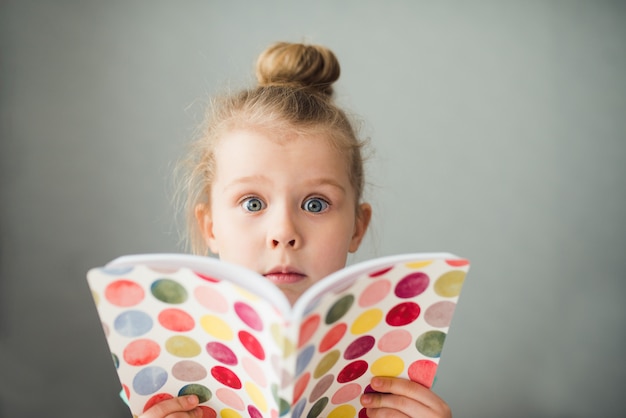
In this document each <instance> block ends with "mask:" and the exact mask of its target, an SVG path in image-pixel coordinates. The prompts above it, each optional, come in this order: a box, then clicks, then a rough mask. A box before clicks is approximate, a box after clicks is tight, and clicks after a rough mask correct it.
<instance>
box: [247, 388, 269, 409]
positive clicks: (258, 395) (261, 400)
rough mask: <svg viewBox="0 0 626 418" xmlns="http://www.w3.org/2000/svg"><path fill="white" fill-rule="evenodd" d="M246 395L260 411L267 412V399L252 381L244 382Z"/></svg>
mask: <svg viewBox="0 0 626 418" xmlns="http://www.w3.org/2000/svg"><path fill="white" fill-rule="evenodd" d="M244 387H245V389H246V392H248V396H250V399H252V402H254V404H255V405H256V407H257V408H259V410H260V411H261V412H267V401H266V400H265V397H264V396H263V392H261V390H260V389H259V388H258V387H257V386H256V385H255V384H254V383H252V382H246V383H245V385H244Z"/></svg>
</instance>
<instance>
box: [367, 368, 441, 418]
mask: <svg viewBox="0 0 626 418" xmlns="http://www.w3.org/2000/svg"><path fill="white" fill-rule="evenodd" d="M371 385H372V389H374V390H376V391H377V392H384V393H366V394H364V395H361V405H363V407H365V408H367V416H368V417H369V418H379V417H385V418H418V417H419V418H435V417H437V418H444V417H445V418H452V412H451V411H450V407H449V406H448V404H447V403H445V402H444V400H443V399H441V398H440V397H439V396H437V395H436V394H435V393H434V392H433V391H431V390H430V389H428V388H426V387H424V386H422V385H420V384H419V383H417V382H413V381H411V380H407V379H400V378H397V377H374V378H373V379H372V382H371Z"/></svg>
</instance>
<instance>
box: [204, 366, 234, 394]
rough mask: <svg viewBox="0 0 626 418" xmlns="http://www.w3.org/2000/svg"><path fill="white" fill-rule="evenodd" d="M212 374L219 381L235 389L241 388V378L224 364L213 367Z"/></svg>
mask: <svg viewBox="0 0 626 418" xmlns="http://www.w3.org/2000/svg"><path fill="white" fill-rule="evenodd" d="M211 376H213V377H214V378H215V380H217V381H218V382H220V383H221V384H223V385H226V386H228V387H231V388H233V389H241V380H239V378H238V377H237V375H236V374H235V373H233V372H232V371H231V370H230V369H227V368H226V367H222V366H215V367H213V368H212V369H211Z"/></svg>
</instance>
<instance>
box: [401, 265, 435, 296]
mask: <svg viewBox="0 0 626 418" xmlns="http://www.w3.org/2000/svg"><path fill="white" fill-rule="evenodd" d="M429 282H430V279H429V278H428V276H427V275H426V274H424V273H422V272H420V271H417V272H414V273H411V274H409V275H407V276H405V277H403V278H402V280H400V281H399V282H398V284H397V285H396V288H395V294H396V296H397V297H399V298H402V299H407V298H412V297H415V296H417V295H420V294H422V293H423V292H424V290H426V289H427V288H428V283H429Z"/></svg>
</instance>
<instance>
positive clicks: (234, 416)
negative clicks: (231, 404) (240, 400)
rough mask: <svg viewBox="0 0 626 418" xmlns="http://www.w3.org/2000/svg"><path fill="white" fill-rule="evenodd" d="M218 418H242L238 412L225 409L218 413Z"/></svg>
mask: <svg viewBox="0 0 626 418" xmlns="http://www.w3.org/2000/svg"><path fill="white" fill-rule="evenodd" d="M220 417H222V418H242V417H241V414H239V412H237V411H235V410H234V409H230V408H225V409H222V410H221V411H220Z"/></svg>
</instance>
